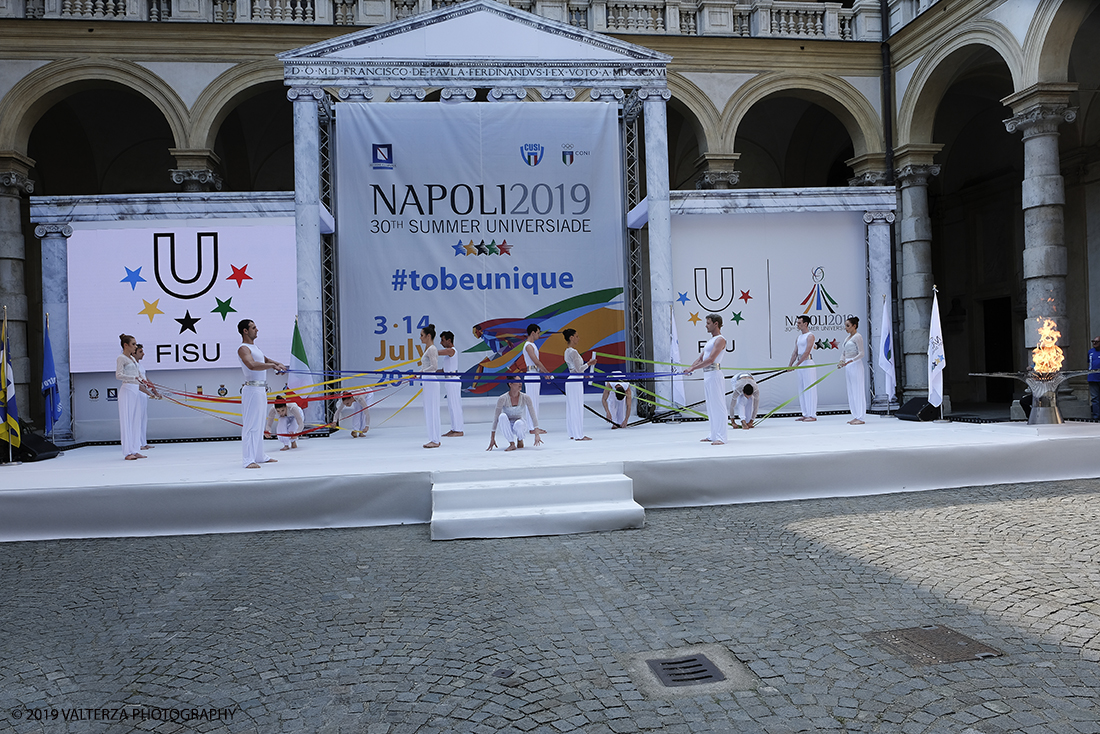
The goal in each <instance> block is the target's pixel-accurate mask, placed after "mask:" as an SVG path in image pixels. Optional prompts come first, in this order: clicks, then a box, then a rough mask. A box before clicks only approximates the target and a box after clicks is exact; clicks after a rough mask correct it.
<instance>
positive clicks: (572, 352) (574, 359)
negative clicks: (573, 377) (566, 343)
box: [565, 347, 588, 372]
mask: <svg viewBox="0 0 1100 734" xmlns="http://www.w3.org/2000/svg"><path fill="white" fill-rule="evenodd" d="M565 364H566V365H567V366H568V367H569V371H570V372H585V371H586V370H587V369H588V365H586V364H585V363H584V358H583V357H581V353H580V352H578V351H577V350H576V349H574V348H573V347H568V348H566V350H565Z"/></svg>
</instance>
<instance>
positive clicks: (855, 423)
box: [848, 418, 863, 426]
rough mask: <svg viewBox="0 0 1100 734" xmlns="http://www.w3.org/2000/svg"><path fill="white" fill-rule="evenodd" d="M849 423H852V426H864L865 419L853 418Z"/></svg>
mask: <svg viewBox="0 0 1100 734" xmlns="http://www.w3.org/2000/svg"><path fill="white" fill-rule="evenodd" d="M848 425H851V426H862V425H863V421H861V420H860V419H859V418H853V419H852V420H850V421H848Z"/></svg>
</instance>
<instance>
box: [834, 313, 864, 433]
mask: <svg viewBox="0 0 1100 734" xmlns="http://www.w3.org/2000/svg"><path fill="white" fill-rule="evenodd" d="M858 328H859V317H858V316H849V317H848V320H847V321H845V322H844V330H845V331H847V332H848V338H847V339H845V340H844V348H843V349H842V351H841V355H840V356H841V358H840V361H839V362H837V363H836V368H837V369H838V370H839V369H840V368H841V367H843V368H844V377H845V379H846V380H847V382H848V410H849V411H851V413H852V420H850V421H848V423H849V424H851V425H853V426H862V425H863V417H864V416H865V415H867V378H866V376H865V375H864V371H863V357H864V356H865V355H864V352H863V335H862V334H860V333H859V332H858V331H856V330H857V329H858Z"/></svg>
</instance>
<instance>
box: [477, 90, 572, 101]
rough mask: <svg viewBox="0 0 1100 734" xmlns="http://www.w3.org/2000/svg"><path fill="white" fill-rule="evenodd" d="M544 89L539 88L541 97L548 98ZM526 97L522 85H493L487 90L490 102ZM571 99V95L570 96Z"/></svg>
mask: <svg viewBox="0 0 1100 734" xmlns="http://www.w3.org/2000/svg"><path fill="white" fill-rule="evenodd" d="M546 91H547V90H545V89H541V90H539V92H540V94H542V97H543V99H550V98H549V97H547V96H546ZM576 94H577V93H576V92H575V91H574V92H573V96H576ZM525 99H527V90H526V89H524V88H523V87H494V88H492V89H490V90H489V101H490V102H513V101H514V102H522V101H523V100H525ZM570 99H572V97H570Z"/></svg>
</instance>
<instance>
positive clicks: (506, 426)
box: [493, 413, 527, 443]
mask: <svg viewBox="0 0 1100 734" xmlns="http://www.w3.org/2000/svg"><path fill="white" fill-rule="evenodd" d="M493 430H494V431H496V432H497V433H499V434H500V438H501V439H502V440H503V441H506V442H507V443H515V442H516V441H522V440H523V437H524V436H526V435H527V424H526V423H525V422H524V421H523V419H522V418H516V420H515V421H510V420H508V416H507V415H506V414H504V413H501V414H500V417H498V418H497V424H496V426H494V427H493Z"/></svg>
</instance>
